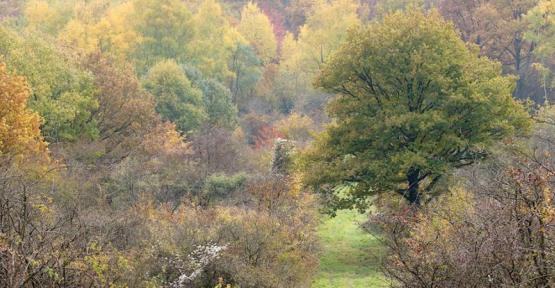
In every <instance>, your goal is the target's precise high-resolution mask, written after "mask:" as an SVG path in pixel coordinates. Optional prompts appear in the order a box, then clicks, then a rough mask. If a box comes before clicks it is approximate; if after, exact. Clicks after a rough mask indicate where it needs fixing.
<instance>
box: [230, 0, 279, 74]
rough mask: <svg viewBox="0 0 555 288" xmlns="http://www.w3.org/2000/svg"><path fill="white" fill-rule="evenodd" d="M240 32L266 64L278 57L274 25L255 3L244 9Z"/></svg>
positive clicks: (239, 27)
mask: <svg viewBox="0 0 555 288" xmlns="http://www.w3.org/2000/svg"><path fill="white" fill-rule="evenodd" d="M238 30H239V32H240V33H241V35H243V37H245V38H246V40H247V41H248V42H249V43H250V44H251V45H252V46H253V47H254V49H255V50H256V52H257V54H258V56H259V57H260V59H261V60H262V61H263V62H264V63H265V64H267V63H269V62H270V61H271V60H272V59H273V58H274V57H275V56H276V51H277V41H276V37H275V35H274V30H273V27H272V23H271V22H270V19H268V17H267V16H266V15H265V14H264V13H263V12H262V11H261V10H260V8H258V6H257V5H256V4H255V3H252V2H250V3H248V4H247V5H246V6H245V7H244V8H243V11H242V12H241V22H240V23H239V26H238Z"/></svg>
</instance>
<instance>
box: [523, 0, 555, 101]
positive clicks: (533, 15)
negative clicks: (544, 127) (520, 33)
mask: <svg viewBox="0 0 555 288" xmlns="http://www.w3.org/2000/svg"><path fill="white" fill-rule="evenodd" d="M526 20H527V22H528V31H527V33H526V34H525V38H526V39H527V40H529V41H532V43H534V44H535V45H536V48H535V50H534V55H535V56H536V57H535V59H534V60H535V63H534V64H532V66H533V67H534V68H535V69H536V70H537V71H538V72H539V74H540V78H541V80H540V82H541V86H542V87H543V97H544V100H545V101H549V100H553V99H552V98H551V97H552V95H553V93H554V92H555V2H553V1H540V2H539V3H538V5H537V6H536V7H534V8H533V9H531V10H530V11H528V14H527V15H526ZM550 96H551V97H550Z"/></svg>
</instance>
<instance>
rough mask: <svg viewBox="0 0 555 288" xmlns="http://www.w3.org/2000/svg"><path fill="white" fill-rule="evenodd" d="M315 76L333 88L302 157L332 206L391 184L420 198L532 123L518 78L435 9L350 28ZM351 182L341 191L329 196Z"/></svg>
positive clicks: (358, 200) (360, 198) (407, 195)
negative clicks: (322, 123)
mask: <svg viewBox="0 0 555 288" xmlns="http://www.w3.org/2000/svg"><path fill="white" fill-rule="evenodd" d="M317 83H318V85H319V86H322V87H323V88H325V89H326V90H328V91H330V92H334V93H338V95H337V97H336V98H335V99H334V100H332V101H331V103H330V104H329V107H328V110H329V114H330V116H331V117H332V118H333V119H334V121H333V123H332V124H330V125H329V126H328V127H327V130H326V132H325V133H323V134H322V135H320V137H319V139H317V141H316V143H315V145H314V147H313V149H312V150H311V151H310V152H309V153H308V154H307V160H308V165H307V172H308V174H309V175H308V176H307V183H308V184H310V185H313V186H314V187H316V188H318V190H319V191H321V192H323V193H326V194H327V195H329V196H330V197H331V200H330V203H329V204H330V205H331V206H332V207H334V208H350V207H352V205H354V204H356V205H357V206H359V207H364V206H365V205H366V202H365V199H366V198H367V197H368V195H370V194H373V193H379V192H389V191H396V192H399V193H400V194H401V195H403V196H404V197H405V198H407V199H408V200H409V201H410V202H412V203H416V204H418V203H419V202H420V199H421V198H422V197H430V196H431V195H426V194H427V193H428V192H429V190H430V189H432V188H433V187H434V184H436V183H437V181H438V180H439V179H440V178H441V177H442V176H444V175H446V174H448V173H449V172H450V171H451V170H452V169H453V168H456V167H461V166H465V165H468V164H471V163H473V162H474V161H475V160H478V159H482V158H484V157H486V156H487V154H488V148H489V147H490V146H491V145H493V144H494V143H495V141H497V140H501V139H504V138H505V137H508V136H511V135H514V134H516V133H517V132H518V133H520V132H525V131H526V130H527V129H528V127H529V120H528V115H527V113H526V112H525V110H524V109H523V108H522V107H521V106H520V105H519V104H517V103H516V102H515V101H514V100H513V99H512V97H511V93H512V89H513V87H514V79H513V78H511V77H504V76H501V69H500V65H499V64H498V63H495V62H492V61H490V60H488V59H487V58H484V57H479V56H478V54H477V51H475V50H469V49H468V48H467V46H466V44H465V43H464V42H463V41H461V40H460V39H459V38H458V35H457V33H456V32H455V30H454V29H453V27H452V26H451V25H450V24H449V23H447V22H445V21H444V20H442V19H441V17H440V16H439V15H437V14H435V13H432V14H429V15H426V14H423V13H422V12H407V13H404V14H403V13H395V14H392V15H390V16H387V17H385V19H384V22H383V23H376V24H373V25H370V26H369V27H368V28H367V29H359V30H356V31H353V32H352V33H351V34H350V36H349V40H348V42H347V44H345V45H344V46H343V47H342V48H341V49H340V50H339V51H338V53H336V54H335V55H334V56H333V57H332V60H331V61H330V62H329V63H328V64H327V65H326V67H325V68H324V70H323V71H322V74H321V75H320V78H319V80H318V82H317ZM350 183H357V185H356V186H354V187H355V188H353V189H350V191H349V193H347V195H344V197H342V198H341V199H339V198H338V197H337V195H333V187H335V186H337V185H342V184H350Z"/></svg>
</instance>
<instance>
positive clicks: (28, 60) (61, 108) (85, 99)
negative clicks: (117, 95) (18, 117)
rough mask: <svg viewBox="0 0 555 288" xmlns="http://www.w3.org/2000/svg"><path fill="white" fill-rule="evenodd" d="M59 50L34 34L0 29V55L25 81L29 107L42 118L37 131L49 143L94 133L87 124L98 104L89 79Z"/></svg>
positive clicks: (67, 54) (91, 136)
mask: <svg viewBox="0 0 555 288" xmlns="http://www.w3.org/2000/svg"><path fill="white" fill-rule="evenodd" d="M63 51H64V50H61V49H59V47H57V46H55V45H52V44H51V43H48V42H47V41H45V40H44V39H41V38H40V37H38V36H37V35H35V34H32V33H23V34H22V35H18V34H17V33H16V32H15V31H11V30H9V29H7V28H2V27H0V54H1V55H3V56H4V57H5V61H6V63H7V64H8V67H9V68H10V69H14V70H17V72H18V73H19V74H21V75H23V76H25V77H26V79H27V81H28V82H29V86H30V87H31V97H30V98H29V107H30V108H31V109H32V110H33V111H35V112H38V113H39V115H40V116H41V117H42V119H43V123H41V125H42V126H41V131H42V134H43V136H44V137H45V139H46V140H47V141H48V142H50V143H54V142H59V141H68V140H69V141H72V140H76V139H77V138H78V137H80V136H85V137H89V138H94V137H96V136H97V134H98V129H97V127H96V124H95V123H94V121H91V113H92V111H93V110H94V109H96V107H97V104H98V103H97V101H96V99H95V97H94V84H93V79H92V77H91V76H90V75H88V74H87V73H85V72H83V71H81V70H79V69H78V67H77V64H76V61H75V59H73V57H72V56H70V55H69V53H64V52H63Z"/></svg>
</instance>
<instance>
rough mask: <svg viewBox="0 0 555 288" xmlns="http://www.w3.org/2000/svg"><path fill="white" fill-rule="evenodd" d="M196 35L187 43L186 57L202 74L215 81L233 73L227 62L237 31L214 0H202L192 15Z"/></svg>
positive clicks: (235, 42)
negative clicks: (187, 51)
mask: <svg viewBox="0 0 555 288" xmlns="http://www.w3.org/2000/svg"><path fill="white" fill-rule="evenodd" d="M191 23H192V24H191V25H192V27H194V31H195V32H196V34H195V35H196V36H195V37H194V38H193V39H192V40H191V41H190V42H189V43H187V45H188V47H189V50H190V51H191V52H190V55H189V56H190V61H191V63H193V64H194V65H195V66H196V67H197V68H198V69H199V70H200V71H201V72H202V73H203V74H204V75H207V76H208V75H209V76H210V77H211V78H215V79H217V80H219V81H225V80H226V79H227V78H228V77H231V76H233V75H232V74H231V72H230V71H229V68H228V66H227V64H228V60H229V58H230V57H231V54H232V52H233V48H234V47H235V46H236V44H237V42H238V41H239V34H238V33H237V32H236V31H235V30H233V29H232V28H231V26H230V24H229V22H228V21H227V18H226V17H225V15H224V11H223V9H222V7H221V5H220V4H219V3H218V1H216V0H202V3H201V5H200V6H199V7H198V11H197V12H196V13H195V15H194V16H193V18H192V22H191Z"/></svg>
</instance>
